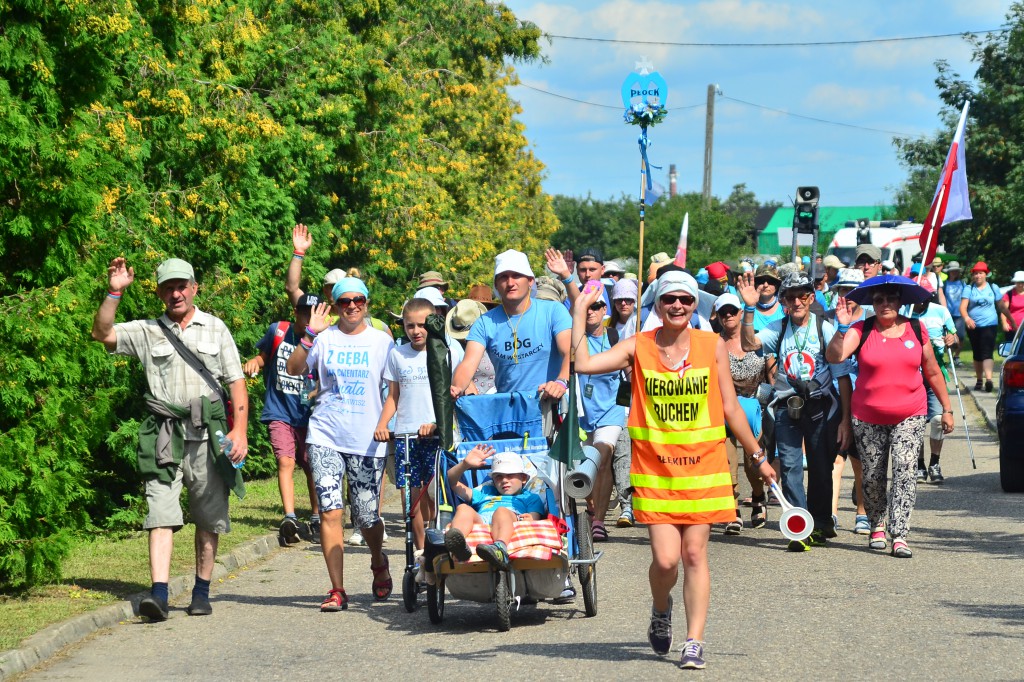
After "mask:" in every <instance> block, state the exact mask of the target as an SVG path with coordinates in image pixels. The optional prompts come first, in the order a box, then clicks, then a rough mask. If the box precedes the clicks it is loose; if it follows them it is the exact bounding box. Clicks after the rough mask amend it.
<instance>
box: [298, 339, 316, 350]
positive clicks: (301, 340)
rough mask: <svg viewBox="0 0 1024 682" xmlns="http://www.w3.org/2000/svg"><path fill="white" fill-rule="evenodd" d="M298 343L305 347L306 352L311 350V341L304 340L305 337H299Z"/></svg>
mask: <svg viewBox="0 0 1024 682" xmlns="http://www.w3.org/2000/svg"><path fill="white" fill-rule="evenodd" d="M299 345H300V346H302V347H303V348H305V349H306V351H307V352H309V351H311V350H313V342H312V341H306V339H300V340H299Z"/></svg>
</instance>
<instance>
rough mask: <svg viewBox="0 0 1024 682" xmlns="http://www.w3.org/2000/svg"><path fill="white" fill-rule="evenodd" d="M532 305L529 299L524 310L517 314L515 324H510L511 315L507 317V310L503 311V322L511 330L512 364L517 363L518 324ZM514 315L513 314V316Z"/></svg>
mask: <svg viewBox="0 0 1024 682" xmlns="http://www.w3.org/2000/svg"><path fill="white" fill-rule="evenodd" d="M532 307H533V302H532V301H531V302H530V304H529V305H528V306H526V310H524V311H523V312H522V313H520V315H519V320H518V321H517V322H516V326H515V327H513V326H512V317H509V314H508V311H505V324H507V325H508V330H509V331H510V332H512V364H514V365H518V364H519V325H521V324H522V323H523V318H524V317H526V313H528V312H530V308H532ZM513 317H514V316H513Z"/></svg>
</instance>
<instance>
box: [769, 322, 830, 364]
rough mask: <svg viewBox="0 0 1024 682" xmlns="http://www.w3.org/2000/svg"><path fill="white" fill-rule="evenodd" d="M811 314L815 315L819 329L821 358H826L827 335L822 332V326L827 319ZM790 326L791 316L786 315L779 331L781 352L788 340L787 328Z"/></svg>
mask: <svg viewBox="0 0 1024 682" xmlns="http://www.w3.org/2000/svg"><path fill="white" fill-rule="evenodd" d="M811 314H812V315H814V321H815V323H816V326H817V327H818V343H819V344H820V346H821V357H825V333H824V332H823V331H822V330H821V328H822V325H823V324H824V322H825V317H824V315H818V314H816V313H811ZM788 326H789V315H786V316H785V317H783V318H782V328H781V329H780V330H779V351H781V350H782V340H783V339H785V338H786V327H788ZM780 354H781V353H780Z"/></svg>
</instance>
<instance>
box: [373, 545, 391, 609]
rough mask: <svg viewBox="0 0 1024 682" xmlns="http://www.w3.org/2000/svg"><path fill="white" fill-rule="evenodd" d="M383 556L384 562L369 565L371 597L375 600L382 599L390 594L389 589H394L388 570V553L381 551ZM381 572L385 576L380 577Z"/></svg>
mask: <svg viewBox="0 0 1024 682" xmlns="http://www.w3.org/2000/svg"><path fill="white" fill-rule="evenodd" d="M381 556H382V557H384V563H383V564H381V565H380V566H378V567H376V568H374V567H373V566H372V565H371V566H370V571H372V572H373V584H372V588H373V598H374V599H376V600H377V601H384V600H385V599H387V598H388V597H390V596H391V590H392V589H394V586H395V584H394V581H392V580H391V571H389V570H388V555H387V554H384V553H381ZM382 574H387V576H388V577H387V578H381V575H382Z"/></svg>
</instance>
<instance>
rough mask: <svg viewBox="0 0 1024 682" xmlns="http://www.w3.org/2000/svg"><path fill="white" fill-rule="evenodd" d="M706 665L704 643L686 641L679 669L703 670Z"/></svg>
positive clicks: (693, 640) (691, 640)
mask: <svg viewBox="0 0 1024 682" xmlns="http://www.w3.org/2000/svg"><path fill="white" fill-rule="evenodd" d="M705 665H707V664H706V663H705V662H704V642H698V641H697V640H695V639H688V640H686V645H685V646H683V656H682V658H680V659H679V667H680V668H683V669H684V670H703V669H704V666H705Z"/></svg>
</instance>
